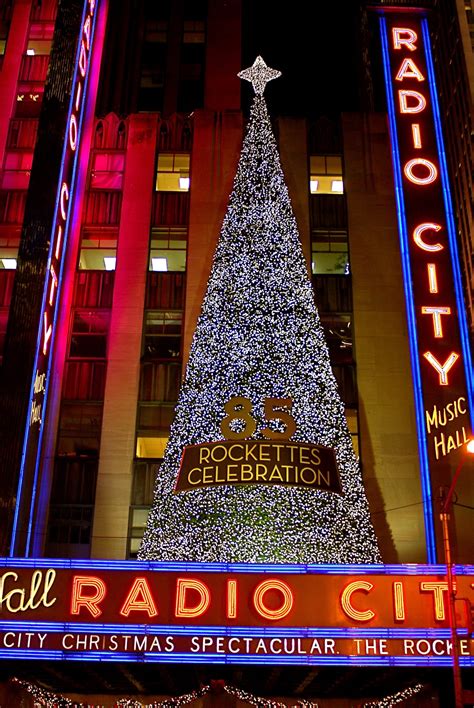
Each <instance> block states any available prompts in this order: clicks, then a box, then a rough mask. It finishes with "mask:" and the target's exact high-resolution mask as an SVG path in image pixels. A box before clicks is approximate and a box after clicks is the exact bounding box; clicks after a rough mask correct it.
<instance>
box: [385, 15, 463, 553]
mask: <svg viewBox="0 0 474 708" xmlns="http://www.w3.org/2000/svg"><path fill="white" fill-rule="evenodd" d="M382 13H383V11H382ZM380 28H381V37H382V47H383V59H384V70H385V81H386V89H387V99H388V101H387V102H388V111H389V119H390V137H391V143H392V157H393V167H394V175H395V186H396V190H395V193H396V200H397V211H398V224H399V233H400V243H401V253H402V265H403V276H404V284H405V295H406V306H407V318H408V326H409V334H410V346H411V359H412V373H413V381H414V393H415V403H416V415H417V427H418V439H419V451H420V462H421V465H420V466H421V482H422V494H423V502H424V503H423V508H424V514H425V528H426V539H427V550H428V559H429V560H430V561H434V560H435V559H436V542H435V514H434V510H433V507H432V488H434V489H437V488H438V487H439V486H440V485H443V484H449V483H450V471H451V470H452V469H453V468H454V467H455V466H456V465H457V462H458V456H459V452H458V449H459V448H460V447H462V446H463V445H464V444H465V442H467V440H468V439H469V438H470V436H471V430H472V424H471V411H472V380H471V376H472V374H471V368H472V364H471V356H470V351H469V342H468V336H467V324H466V318H465V307H464V302H463V294H462V286H461V277H460V271H459V262H458V254H457V244H456V234H455V229H454V221H453V214H452V205H451V198H450V192H449V185H448V176H447V170H446V163H445V156H444V146H443V137H442V132H441V124H440V116H439V107H438V99H437V90H436V84H435V77H434V71H433V61H432V57H431V47H430V38H429V31H428V24H427V20H426V19H425V18H423V17H422V16H420V15H419V14H418V13H411V12H409V11H407V12H399V13H397V12H389V13H387V15H386V16H382V17H381V18H380Z"/></svg>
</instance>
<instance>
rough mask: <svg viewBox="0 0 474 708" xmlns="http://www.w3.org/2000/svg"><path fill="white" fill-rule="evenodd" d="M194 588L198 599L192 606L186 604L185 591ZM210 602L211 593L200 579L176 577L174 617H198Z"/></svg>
mask: <svg viewBox="0 0 474 708" xmlns="http://www.w3.org/2000/svg"><path fill="white" fill-rule="evenodd" d="M188 590H195V591H196V592H197V593H198V594H199V596H200V600H199V602H198V603H197V605H194V607H189V606H187V605H186V593H187V591H188ZM210 603H211V593H210V590H209V588H208V587H207V585H205V584H204V583H203V582H201V581H200V580H194V579H191V578H189V579H184V578H178V580H177V584H176V611H175V616H176V617H200V616H201V615H203V614H204V612H205V611H206V610H207V608H208V607H209V605H210Z"/></svg>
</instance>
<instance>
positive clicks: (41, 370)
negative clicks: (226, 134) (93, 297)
mask: <svg viewBox="0 0 474 708" xmlns="http://www.w3.org/2000/svg"><path fill="white" fill-rule="evenodd" d="M97 9H98V4H97V1H96V0H86V1H85V2H84V7H83V11H82V18H81V23H80V35H79V38H78V44H77V52H76V63H75V71H74V77H73V79H72V90H71V98H70V104H69V111H68V115H67V121H66V125H65V135H64V144H63V151H62V159H61V169H60V173H59V181H58V187H57V195H56V206H55V214H54V220H53V228H52V233H51V239H50V245H49V255H48V263H47V269H46V278H45V284H44V290H43V302H42V307H41V313H40V319H39V329H38V339H37V349H36V356H35V363H34V368H33V377H32V383H31V395H30V407H29V414H28V420H27V422H26V430H25V436H24V442H23V453H22V459H21V469H20V477H19V484H18V491H17V499H16V509H15V518H14V523H13V533H12V552H14V550H15V547H16V541H17V533H18V532H19V527H20V526H22V522H20V518H19V517H20V514H23V513H24V511H23V510H22V505H23V504H25V503H26V504H28V507H29V520H28V529H27V538H26V543H25V549H26V554H27V555H28V553H29V547H30V542H31V533H32V519H33V510H34V504H35V496H36V486H37V476H38V466H39V458H40V454H41V442H42V435H43V422H44V420H45V410H46V404H47V397H48V386H49V378H50V369H51V363H52V349H53V343H54V333H55V321H56V315H57V311H58V303H59V298H60V292H61V280H62V276H63V266H64V256H65V253H66V248H67V239H68V231H69V218H70V213H71V209H70V206H71V202H72V199H73V195H74V186H75V177H76V168H77V164H78V153H79V145H80V138H81V131H82V121H83V115H84V108H85V104H86V99H87V85H88V78H89V65H90V58H91V53H92V48H93V41H94V31H95V24H96V16H97ZM53 94H54V89H53ZM53 100H54V98H53Z"/></svg>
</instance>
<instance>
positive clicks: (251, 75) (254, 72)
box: [237, 56, 281, 96]
mask: <svg viewBox="0 0 474 708" xmlns="http://www.w3.org/2000/svg"><path fill="white" fill-rule="evenodd" d="M237 76H238V77H239V78H240V79H245V81H250V83H251V84H252V86H253V90H254V91H255V93H256V94H257V96H263V92H264V91H265V86H266V84H267V83H268V81H271V80H272V79H278V77H279V76H281V71H278V70H277V69H270V67H269V66H267V65H266V64H265V62H264V61H263V59H262V57H261V56H258V57H257V58H256V59H255V61H254V63H253V64H252V66H250V67H249V68H248V69H244V70H243V71H239V73H238V74H237Z"/></svg>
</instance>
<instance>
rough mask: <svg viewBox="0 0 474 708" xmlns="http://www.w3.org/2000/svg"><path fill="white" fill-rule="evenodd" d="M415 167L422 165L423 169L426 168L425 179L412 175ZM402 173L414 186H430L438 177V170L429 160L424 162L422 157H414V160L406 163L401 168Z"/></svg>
mask: <svg viewBox="0 0 474 708" xmlns="http://www.w3.org/2000/svg"><path fill="white" fill-rule="evenodd" d="M415 165H422V166H423V167H426V169H427V170H428V174H427V175H426V177H417V176H416V175H415V174H413V168H414V167H415ZM403 171H404V173H405V177H406V178H407V179H409V180H410V182H413V183H414V184H431V182H434V181H435V179H436V178H437V176H438V170H437V169H436V167H435V166H434V165H433V163H432V162H431V161H430V160H424V159H423V158H422V157H415V159H414V160H410V161H409V162H407V164H406V165H405V167H404V168H403Z"/></svg>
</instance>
